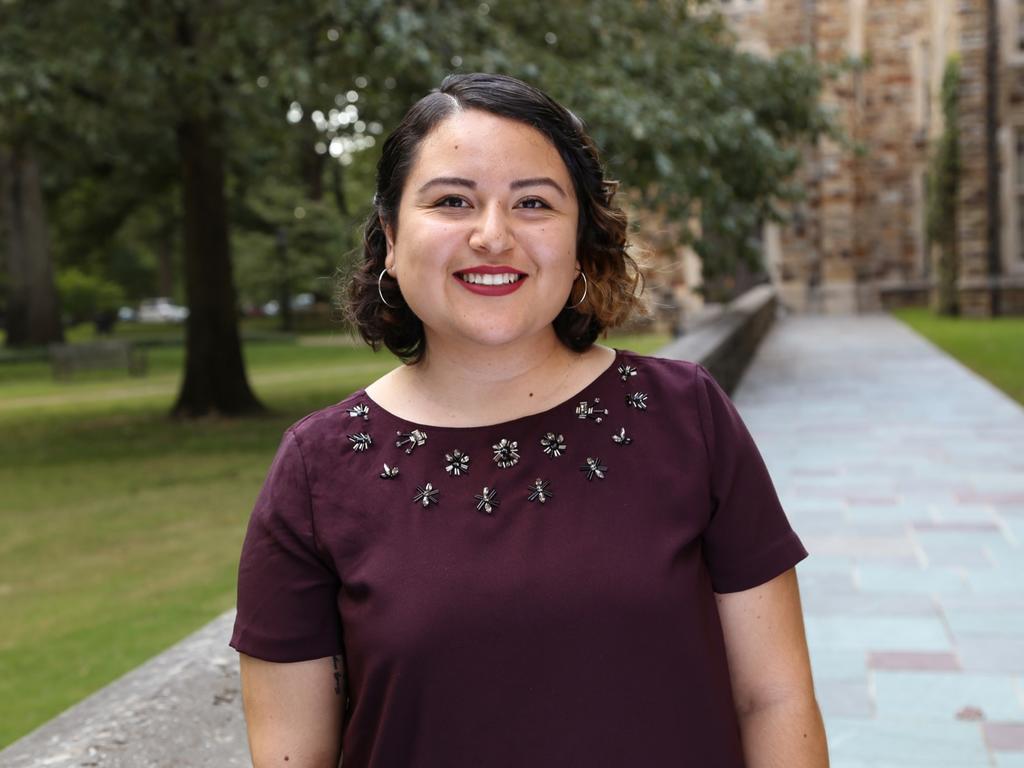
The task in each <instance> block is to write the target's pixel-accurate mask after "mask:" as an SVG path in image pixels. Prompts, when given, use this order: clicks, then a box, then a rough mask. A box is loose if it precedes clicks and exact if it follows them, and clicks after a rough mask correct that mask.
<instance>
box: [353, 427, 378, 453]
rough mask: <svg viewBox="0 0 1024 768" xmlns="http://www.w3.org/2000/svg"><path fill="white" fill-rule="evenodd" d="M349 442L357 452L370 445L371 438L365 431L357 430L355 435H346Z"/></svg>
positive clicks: (371, 442)
mask: <svg viewBox="0 0 1024 768" xmlns="http://www.w3.org/2000/svg"><path fill="white" fill-rule="evenodd" d="M348 439H349V442H350V443H352V450H353V451H356V452H357V453H362V452H363V451H365V450H366V449H367V448H369V447H370V446H371V445H373V438H372V437H370V436H369V435H368V434H366V433H365V432H359V433H357V434H355V435H349V436H348Z"/></svg>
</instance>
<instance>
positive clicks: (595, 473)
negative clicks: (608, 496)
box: [580, 456, 608, 480]
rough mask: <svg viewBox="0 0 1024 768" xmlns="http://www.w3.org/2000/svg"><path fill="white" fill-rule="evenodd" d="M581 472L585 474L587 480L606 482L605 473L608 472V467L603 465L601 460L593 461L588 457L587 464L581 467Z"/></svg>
mask: <svg viewBox="0 0 1024 768" xmlns="http://www.w3.org/2000/svg"><path fill="white" fill-rule="evenodd" d="M580 471H581V472H583V473H585V474H586V476H587V480H593V479H594V478H595V477H596V478H599V479H601V480H604V473H605V472H607V471H608V467H606V466H605V465H604V464H602V463H601V460H600V459H592V458H590V457H589V456H588V457H587V462H586V463H585V464H584V465H583V466H582V467H580Z"/></svg>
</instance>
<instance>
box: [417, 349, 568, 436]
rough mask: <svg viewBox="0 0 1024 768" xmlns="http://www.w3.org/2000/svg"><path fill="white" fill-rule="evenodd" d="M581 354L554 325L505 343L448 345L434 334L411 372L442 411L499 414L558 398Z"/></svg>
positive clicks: (422, 391) (424, 392)
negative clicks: (420, 359)
mask: <svg viewBox="0 0 1024 768" xmlns="http://www.w3.org/2000/svg"><path fill="white" fill-rule="evenodd" d="M580 357H581V355H580V354H579V353H576V352H573V351H572V350H570V349H568V348H567V347H566V346H565V345H564V344H563V343H562V342H561V341H560V340H559V339H558V337H557V336H556V335H555V333H554V330H553V329H550V332H549V333H548V332H546V333H544V334H541V335H538V336H537V337H535V338H531V339H527V340H521V341H518V342H515V343H513V344H507V345H502V346H500V347H490V346H481V345H459V344H453V343H447V342H446V340H442V339H437V338H432V336H431V334H429V333H428V336H427V351H426V354H425V355H424V358H423V360H422V361H421V362H419V363H417V364H416V365H414V366H410V369H409V371H408V373H409V375H410V379H411V380H412V381H413V382H414V386H415V387H416V389H417V391H419V392H421V393H423V394H424V395H425V396H427V397H429V398H430V400H431V401H432V402H433V403H434V404H435V405H436V406H437V407H438V409H439V410H443V411H444V412H446V413H450V414H456V413H459V414H462V415H464V416H465V415H467V414H474V415H476V414H492V415H494V414H495V413H500V412H502V411H507V412H513V413H515V412H521V411H522V410H523V409H524V408H526V409H529V408H530V407H531V406H533V405H539V404H543V402H544V401H545V400H546V399H548V398H550V397H555V398H556V399H557V397H558V394H557V393H558V391H559V390H560V388H561V385H562V384H563V383H564V382H565V380H566V378H567V377H568V374H569V372H570V371H571V370H572V367H573V365H574V364H575V363H576V362H577V360H578V359H579V358H580Z"/></svg>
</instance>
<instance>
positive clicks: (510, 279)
mask: <svg viewBox="0 0 1024 768" xmlns="http://www.w3.org/2000/svg"><path fill="white" fill-rule="evenodd" d="M456 274H457V275H458V277H459V279H460V280H462V281H463V282H464V283H470V284H472V285H511V284H512V283H516V282H519V281H520V280H522V279H523V278H524V277H526V275H520V274H516V273H513V272H507V273H504V274H499V275H487V274H481V273H479V272H458V273H456Z"/></svg>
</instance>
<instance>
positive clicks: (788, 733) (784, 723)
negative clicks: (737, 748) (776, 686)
mask: <svg viewBox="0 0 1024 768" xmlns="http://www.w3.org/2000/svg"><path fill="white" fill-rule="evenodd" d="M740 733H741V736H742V738H743V754H744V757H745V759H746V765H747V768H828V743H827V742H826V740H825V726H824V723H823V722H822V719H821V712H820V711H819V709H818V705H817V702H816V701H815V700H814V699H813V698H812V699H803V700H799V701H786V702H779V703H776V704H771V705H767V706H764V707H760V708H755V709H752V710H750V711H749V712H746V713H743V714H741V715H740Z"/></svg>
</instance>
